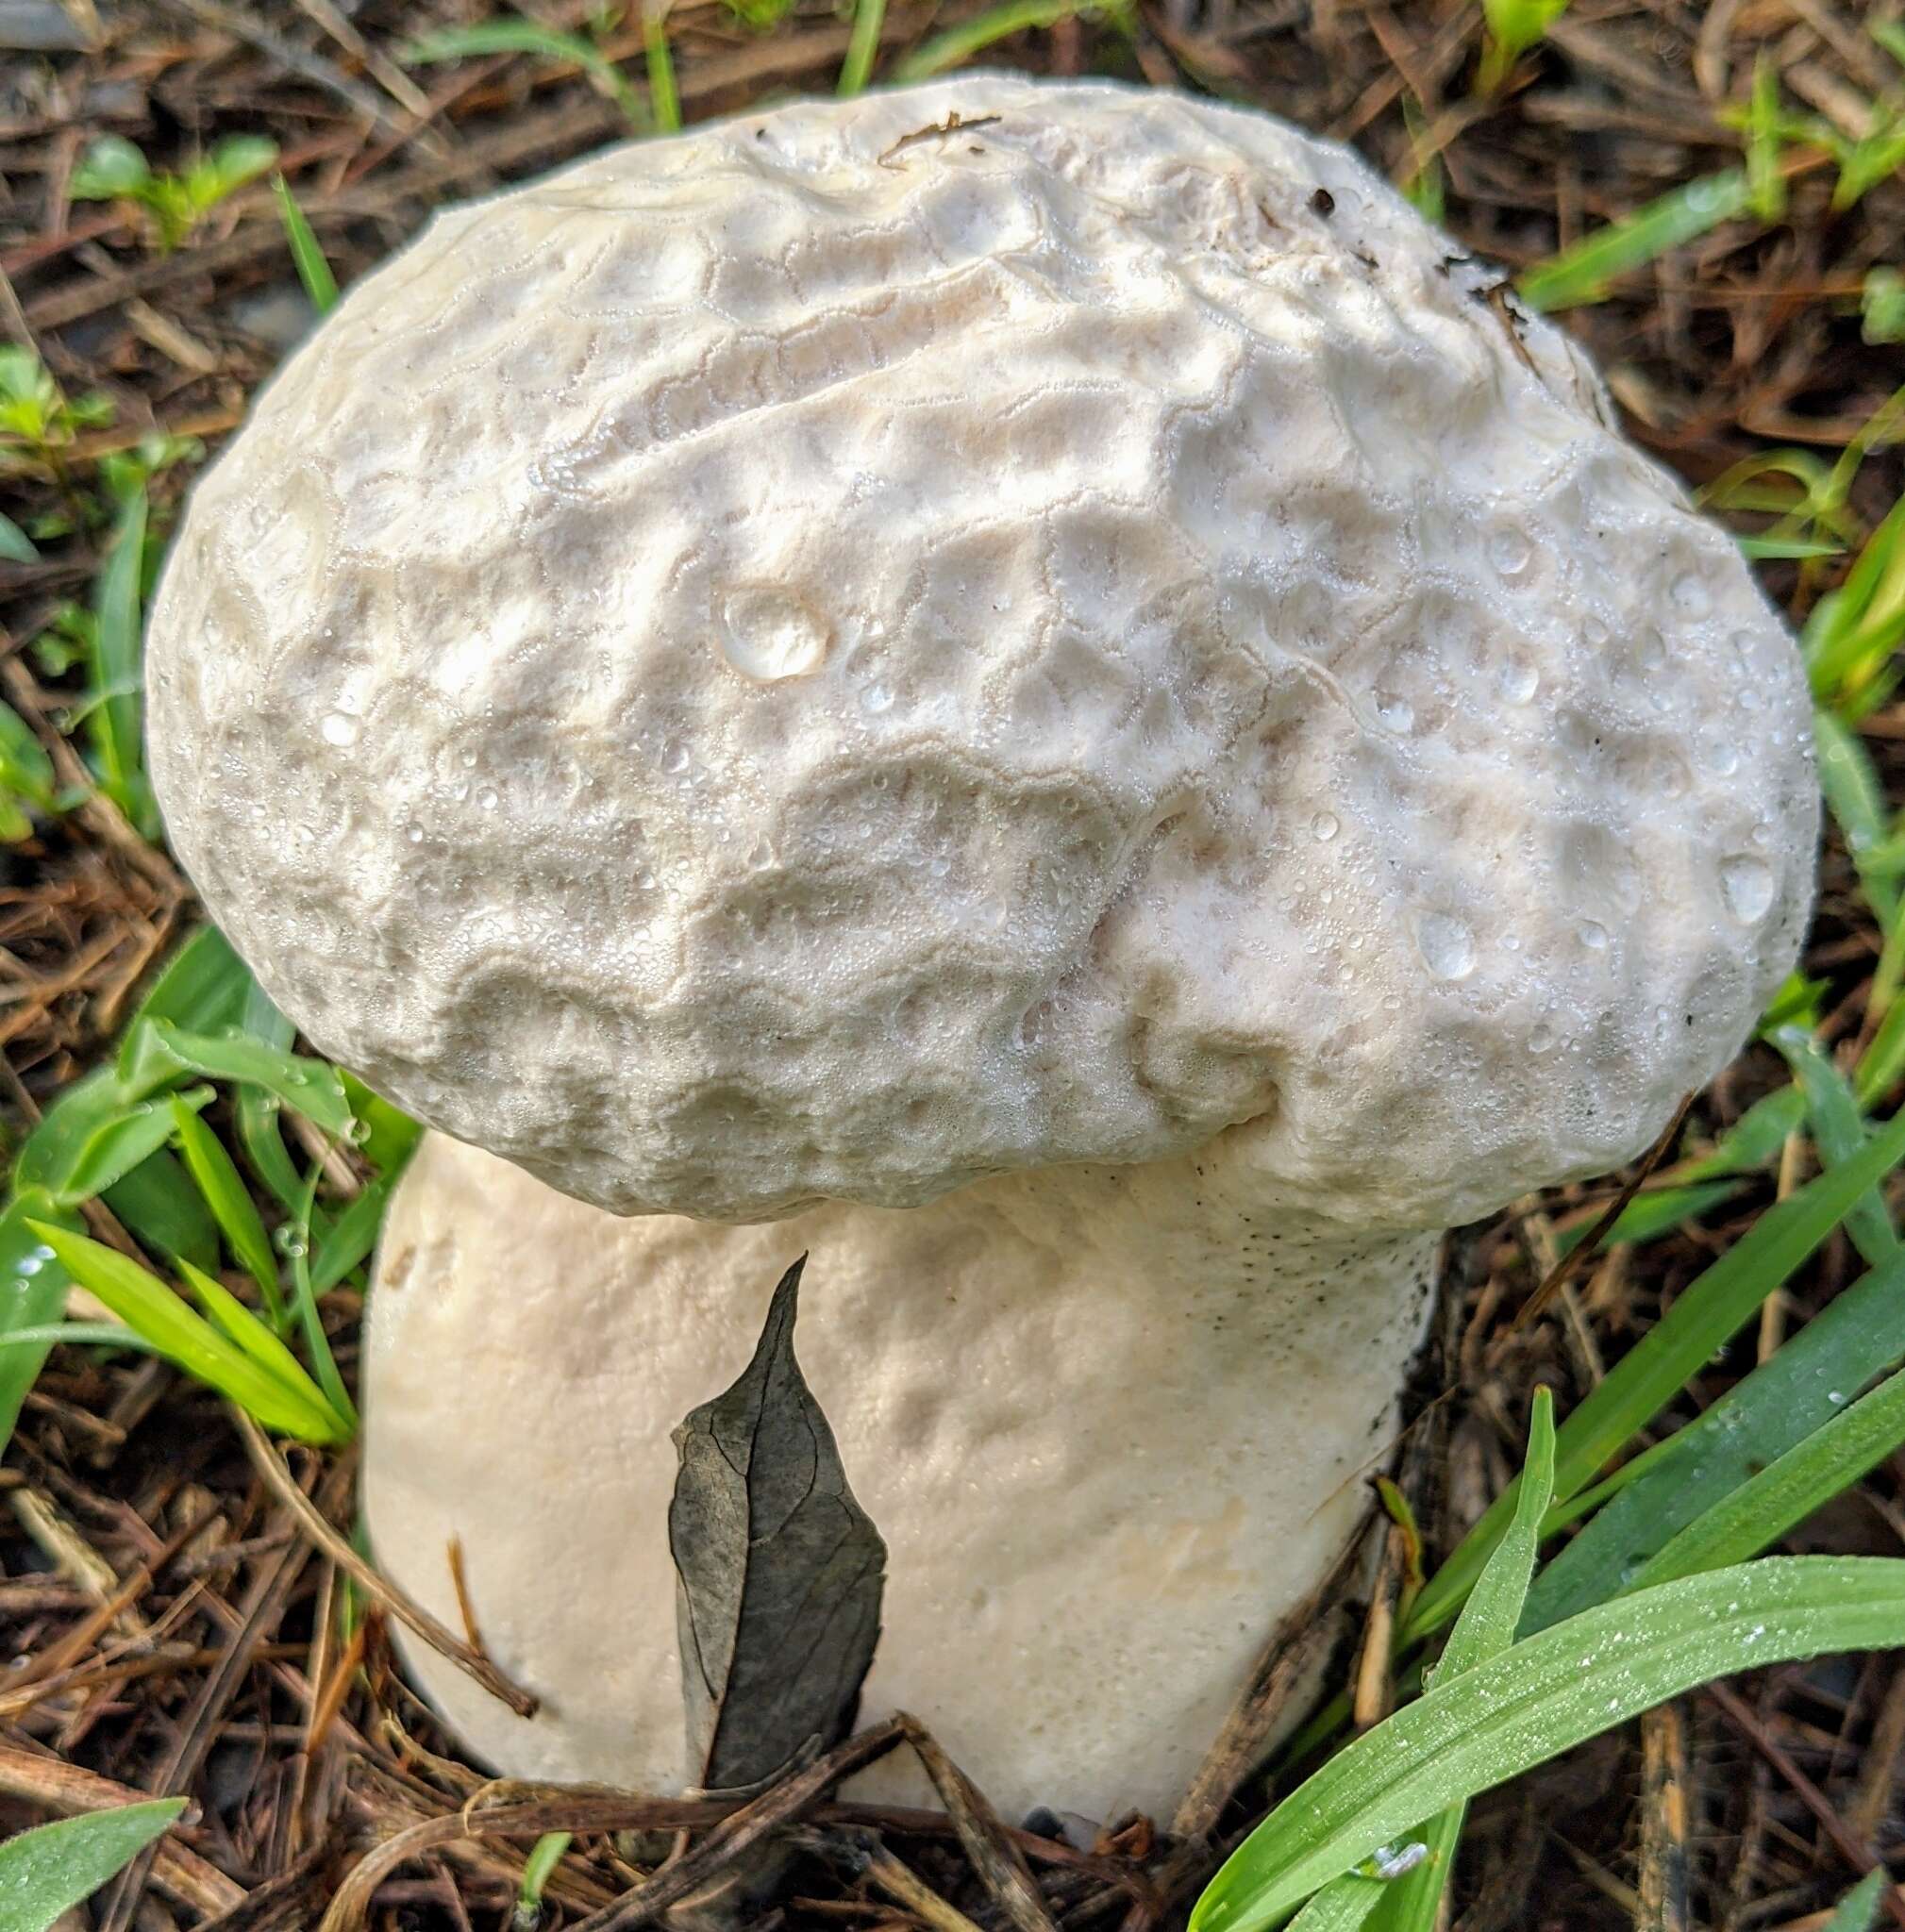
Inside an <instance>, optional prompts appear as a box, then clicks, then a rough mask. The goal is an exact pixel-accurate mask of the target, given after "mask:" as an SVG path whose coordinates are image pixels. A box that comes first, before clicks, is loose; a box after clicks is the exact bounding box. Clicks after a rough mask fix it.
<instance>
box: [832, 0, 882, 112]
mask: <svg viewBox="0 0 1905 1932" xmlns="http://www.w3.org/2000/svg"><path fill="white" fill-rule="evenodd" d="M885 24H886V0H854V5H853V31H852V33H851V34H850V35H849V36H848V37H847V42H846V58H845V59H844V60H843V61H842V62H841V63H840V79H839V82H838V83H837V85H836V90H835V91H836V92H838V93H839V94H840V95H841V97H842V98H843V99H844V98H845V97H847V96H848V95H851V94H857V93H861V92H864V91H865V88H866V84H867V82H868V81H869V80H871V79H872V78H873V63H874V61H875V60H876V59H877V58H878V56H879V30H880V28H881V27H882V26H883V25H885Z"/></svg>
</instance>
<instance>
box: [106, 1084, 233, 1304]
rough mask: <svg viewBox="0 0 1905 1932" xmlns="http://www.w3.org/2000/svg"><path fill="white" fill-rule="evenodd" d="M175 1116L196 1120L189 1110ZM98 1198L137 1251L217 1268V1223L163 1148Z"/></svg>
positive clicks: (185, 1176)
mask: <svg viewBox="0 0 1905 1932" xmlns="http://www.w3.org/2000/svg"><path fill="white" fill-rule="evenodd" d="M181 1111H182V1112H184V1114H185V1115H186V1117H187V1118H188V1119H190V1120H195V1119H196V1118H197V1116H196V1115H195V1114H193V1113H192V1109H191V1108H182V1109H181ZM101 1198H102V1199H103V1200H104V1201H105V1203H106V1205H107V1206H108V1207H109V1208H111V1210H112V1211H113V1213H114V1214H116V1215H117V1216H118V1217H119V1219H120V1220H121V1221H123V1222H124V1223H125V1225H126V1228H127V1229H128V1230H129V1231H130V1233H131V1234H132V1235H133V1237H134V1238H135V1239H136V1240H137V1241H138V1242H139V1244H140V1245H141V1246H142V1247H143V1248H146V1249H149V1250H150V1251H151V1252H153V1253H154V1254H157V1255H159V1256H160V1257H162V1258H163V1259H165V1260H166V1261H169V1262H177V1261H192V1262H195V1263H197V1265H198V1266H199V1267H201V1268H216V1267H217V1266H218V1224H217V1223H216V1222H215V1221H213V1220H212V1218H211V1213H210V1210H209V1208H207V1207H206V1205H205V1202H204V1200H203V1199H202V1198H201V1197H200V1195H199V1191H198V1190H197V1189H196V1188H194V1187H193V1186H192V1180H191V1177H190V1176H189V1175H188V1174H186V1172H185V1170H184V1168H182V1167H181V1166H179V1164H178V1162H177V1161H175V1159H174V1158H172V1156H171V1155H170V1154H169V1153H168V1152H167V1151H166V1150H165V1149H164V1148H163V1147H161V1148H159V1151H158V1152H157V1153H156V1154H148V1155H147V1156H146V1157H145V1158H144V1159H143V1160H142V1161H141V1162H140V1163H139V1165H138V1166H137V1167H135V1168H133V1169H132V1170H131V1171H130V1172H129V1173H127V1174H122V1175H121V1176H120V1178H119V1179H118V1180H116V1181H114V1182H113V1184H112V1185H111V1186H110V1187H109V1188H108V1189H106V1190H105V1191H104V1193H103V1194H102V1196H101Z"/></svg>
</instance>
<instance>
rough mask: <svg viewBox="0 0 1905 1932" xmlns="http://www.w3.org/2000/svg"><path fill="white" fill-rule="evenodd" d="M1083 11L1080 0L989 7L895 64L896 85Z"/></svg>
mask: <svg viewBox="0 0 1905 1932" xmlns="http://www.w3.org/2000/svg"><path fill="white" fill-rule="evenodd" d="M1082 10H1083V9H1082V8H1081V7H1080V5H1079V0H1005V5H1004V6H1002V7H989V8H987V9H986V10H985V12H983V13H981V14H980V15H978V18H977V19H974V20H968V21H962V22H961V24H960V25H958V26H954V27H948V28H947V29H946V30H945V32H944V33H939V34H934V35H933V37H932V38H931V39H930V40H928V41H924V42H921V43H920V45H919V46H917V47H915V48H914V49H913V51H912V52H911V54H909V55H908V56H907V57H906V58H904V59H903V60H900V61H899V62H897V63H896V64H895V65H894V70H893V74H892V76H891V78H892V80H893V82H894V85H895V86H903V85H905V84H906V83H907V82H909V81H914V80H925V79H927V77H928V76H929V75H935V74H944V72H945V71H946V69H947V68H949V67H960V66H963V65H964V64H965V62H966V61H968V60H970V59H971V58H972V57H973V56H974V55H975V54H977V53H978V52H980V51H981V50H982V49H984V48H986V47H990V46H991V45H992V44H993V42H994V41H1003V40H1006V39H1009V38H1010V37H1011V35H1013V34H1022V33H1028V32H1029V31H1031V30H1032V29H1033V28H1035V27H1050V26H1056V25H1058V24H1059V22H1060V21H1061V20H1069V19H1070V18H1071V17H1072V15H1073V14H1075V13H1078V12H1080V11H1082ZM843 92H844V90H843Z"/></svg>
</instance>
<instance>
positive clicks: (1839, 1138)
mask: <svg viewBox="0 0 1905 1932" xmlns="http://www.w3.org/2000/svg"><path fill="white" fill-rule="evenodd" d="M1771 1037H1772V1043H1773V1044H1774V1045H1775V1046H1776V1047H1778V1048H1779V1050H1780V1053H1781V1054H1782V1055H1784V1057H1785V1060H1786V1064H1787V1065H1788V1066H1789V1067H1791V1068H1792V1070H1793V1078H1794V1080H1795V1082H1796V1084H1797V1086H1798V1089H1799V1091H1800V1092H1801V1093H1802V1094H1803V1095H1804V1096H1805V1101H1806V1111H1807V1113H1808V1115H1809V1116H1810V1117H1811V1119H1812V1124H1813V1144H1814V1145H1815V1146H1816V1147H1817V1148H1818V1150H1819V1155H1820V1158H1821V1159H1822V1160H1824V1161H1825V1163H1826V1164H1827V1165H1828V1166H1830V1167H1837V1166H1839V1165H1841V1164H1842V1163H1844V1162H1845V1161H1847V1160H1850V1159H1851V1158H1852V1157H1853V1156H1854V1155H1855V1154H1857V1153H1858V1151H1859V1150H1860V1148H1862V1147H1863V1146H1864V1144H1865V1141H1866V1138H1867V1137H1866V1132H1865V1122H1864V1119H1863V1116H1862V1115H1861V1114H1860V1112H1859V1103H1858V1101H1857V1099H1856V1098H1855V1097H1854V1095H1853V1092H1852V1089H1851V1087H1850V1085H1849V1084H1848V1083H1847V1079H1846V1077H1845V1075H1844V1074H1841V1073H1840V1071H1839V1070H1838V1068H1837V1067H1835V1066H1834V1065H1833V1064H1832V1062H1831V1061H1830V1059H1828V1058H1826V1056H1825V1055H1824V1054H1823V1053H1821V1052H1820V1050H1819V1046H1818V1042H1817V1041H1814V1040H1813V1037H1812V1035H1811V1034H1810V1033H1807V1032H1805V1031H1804V1030H1803V1029H1801V1028H1800V1027H1797V1026H1776V1027H1775V1028H1774V1029H1773V1033H1772V1036H1771ZM1846 1232H1847V1234H1848V1235H1850V1236H1851V1238H1852V1242H1853V1245H1854V1246H1855V1247H1857V1248H1858V1250H1859V1252H1860V1253H1861V1254H1862V1255H1863V1256H1864V1257H1865V1258H1866V1260H1868V1261H1870V1262H1871V1263H1872V1264H1873V1265H1874V1266H1875V1267H1876V1266H1877V1265H1878V1264H1879V1263H1880V1261H1884V1260H1888V1259H1889V1258H1890V1257H1892V1256H1894V1255H1896V1254H1897V1252H1898V1231H1897V1228H1895V1227H1894V1226H1893V1225H1892V1213H1891V1210H1890V1209H1889V1208H1887V1207H1886V1206H1885V1201H1884V1197H1883V1195H1882V1194H1880V1191H1879V1190H1878V1189H1877V1188H1876V1187H1874V1188H1872V1189H1871V1190H1869V1191H1867V1192H1866V1193H1865V1194H1864V1195H1863V1197H1862V1198H1861V1199H1859V1200H1857V1201H1855V1202H1854V1203H1853V1204H1852V1206H1851V1208H1848V1209H1847V1214H1846Z"/></svg>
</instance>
